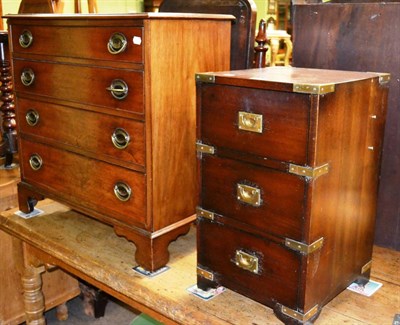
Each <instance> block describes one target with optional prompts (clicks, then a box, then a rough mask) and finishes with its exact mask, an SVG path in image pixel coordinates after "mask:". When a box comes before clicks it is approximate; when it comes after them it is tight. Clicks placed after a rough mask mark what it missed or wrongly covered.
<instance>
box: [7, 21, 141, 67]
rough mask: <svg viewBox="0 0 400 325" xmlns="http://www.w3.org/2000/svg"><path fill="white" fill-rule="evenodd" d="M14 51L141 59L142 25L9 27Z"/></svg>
mask: <svg viewBox="0 0 400 325" xmlns="http://www.w3.org/2000/svg"><path fill="white" fill-rule="evenodd" d="M12 44H13V49H12V50H13V52H14V53H21V54H28V53H29V54H39V55H51V56H60V57H71V58H84V59H91V60H106V61H110V63H112V62H113V61H116V60H118V61H126V62H132V63H142V62H143V45H142V44H143V28H142V27H118V26H116V27H76V28H71V27H65V26H32V25H30V26H24V25H13V26H12Z"/></svg>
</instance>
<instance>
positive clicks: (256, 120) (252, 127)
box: [238, 111, 263, 133]
mask: <svg viewBox="0 0 400 325" xmlns="http://www.w3.org/2000/svg"><path fill="white" fill-rule="evenodd" d="M238 125H239V129H240V130H245V131H250V132H255V133H262V132H263V130H262V125H263V116H262V115H261V114H253V113H247V112H242V111H240V112H239V113H238Z"/></svg>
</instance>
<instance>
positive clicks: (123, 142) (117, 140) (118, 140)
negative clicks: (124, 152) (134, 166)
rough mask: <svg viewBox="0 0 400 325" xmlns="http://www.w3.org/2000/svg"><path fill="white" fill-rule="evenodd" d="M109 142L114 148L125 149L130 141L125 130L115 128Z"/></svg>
mask: <svg viewBox="0 0 400 325" xmlns="http://www.w3.org/2000/svg"><path fill="white" fill-rule="evenodd" d="M111 141H112V143H113V145H114V147H115V148H117V149H125V148H126V147H127V146H128V144H129V142H130V141H131V137H130V136H129V133H128V132H127V131H126V130H124V129H122V128H116V129H115V130H114V132H113V134H112V135H111Z"/></svg>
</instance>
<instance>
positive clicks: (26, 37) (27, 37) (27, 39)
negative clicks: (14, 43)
mask: <svg viewBox="0 0 400 325" xmlns="http://www.w3.org/2000/svg"><path fill="white" fill-rule="evenodd" d="M18 42H19V45H21V47H23V48H27V47H29V46H31V45H32V42H33V36H32V33H31V32H30V31H29V30H24V31H23V32H22V34H21V35H19V39H18Z"/></svg>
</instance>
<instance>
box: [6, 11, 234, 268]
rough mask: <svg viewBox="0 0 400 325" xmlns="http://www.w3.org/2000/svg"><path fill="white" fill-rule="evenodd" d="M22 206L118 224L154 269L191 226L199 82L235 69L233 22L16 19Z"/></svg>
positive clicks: (132, 17) (152, 17)
mask: <svg viewBox="0 0 400 325" xmlns="http://www.w3.org/2000/svg"><path fill="white" fill-rule="evenodd" d="M7 18H8V25H9V33H10V50H11V58H12V69H13V77H14V84H15V86H14V88H15V95H16V108H17V121H18V135H19V153H20V164H21V183H20V184H19V189H18V190H19V207H20V210H22V211H24V212H29V211H32V209H33V208H34V206H35V204H36V202H37V200H40V199H42V198H43V197H49V198H51V199H54V200H56V201H59V202H61V203H64V204H67V205H69V206H70V207H72V208H73V209H75V210H77V211H80V212H82V213H85V214H87V215H89V216H91V217H93V218H96V219H98V220H100V221H103V222H105V223H108V224H110V225H112V226H113V227H114V230H115V232H116V233H117V234H118V235H121V236H125V237H126V238H127V239H128V240H130V241H132V242H133V243H135V246H136V253H135V257H136V262H137V263H138V264H139V265H140V266H141V267H142V268H144V269H145V270H148V271H155V270H157V269H159V268H160V267H162V266H164V265H165V264H166V263H167V262H168V258H169V254H168V245H169V243H170V242H171V241H172V240H174V239H176V238H177V237H178V236H179V235H182V234H184V233H186V232H187V231H188V230H189V228H190V224H191V222H192V221H193V220H194V219H195V201H196V195H197V183H196V176H197V174H196V153H195V150H194V143H195V141H196V135H195V120H196V108H195V105H196V104H195V103H196V100H195V94H196V89H195V81H194V75H195V73H196V72H199V71H210V70H211V71H218V70H226V69H229V58H230V44H229V41H227V40H229V39H230V30H231V22H232V17H231V16H228V15H201V14H156V13H144V14H124V15H100V14H89V15H9V16H7Z"/></svg>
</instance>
